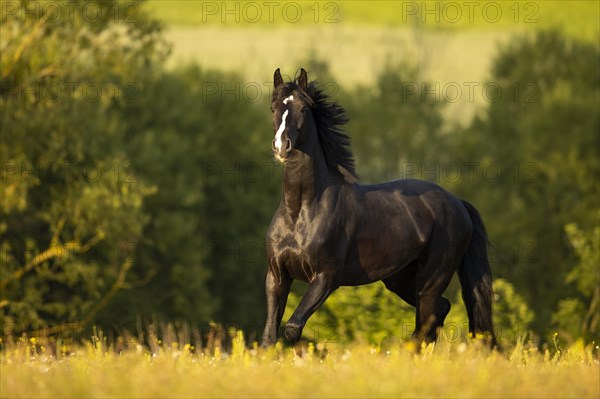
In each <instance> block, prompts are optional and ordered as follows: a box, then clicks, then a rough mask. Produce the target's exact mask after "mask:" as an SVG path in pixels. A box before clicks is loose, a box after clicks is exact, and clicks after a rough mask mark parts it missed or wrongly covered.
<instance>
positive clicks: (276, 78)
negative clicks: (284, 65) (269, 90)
mask: <svg viewBox="0 0 600 399" xmlns="http://www.w3.org/2000/svg"><path fill="white" fill-rule="evenodd" d="M282 84H283V79H282V78H281V72H279V68H277V69H276V70H275V74H274V75H273V87H274V88H277V87H279V85H282Z"/></svg>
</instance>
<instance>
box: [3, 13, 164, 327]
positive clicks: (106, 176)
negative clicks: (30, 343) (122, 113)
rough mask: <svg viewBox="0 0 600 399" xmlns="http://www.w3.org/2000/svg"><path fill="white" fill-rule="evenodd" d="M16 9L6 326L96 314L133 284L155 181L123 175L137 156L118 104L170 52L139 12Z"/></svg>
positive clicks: (8, 28) (7, 140)
mask: <svg viewBox="0 0 600 399" xmlns="http://www.w3.org/2000/svg"><path fill="white" fill-rule="evenodd" d="M116 4H117V3H116V2H112V1H102V2H98V3H97V7H98V8H99V9H101V10H104V11H107V10H108V9H110V8H111V7H115V6H116ZM38 5H39V4H38ZM10 6H12V7H17V9H16V12H15V13H11V14H7V15H3V19H2V24H1V26H0V29H1V30H2V43H1V51H2V58H1V61H0V71H1V73H2V85H1V91H0V105H1V107H2V136H1V140H0V157H1V159H2V185H1V194H2V205H1V208H0V212H1V223H0V241H1V248H2V252H1V256H2V259H1V261H2V268H1V271H0V278H1V282H0V308H1V313H0V318H1V322H2V323H3V326H4V328H5V331H6V330H11V329H13V328H15V329H16V330H20V329H27V328H39V327H43V326H47V325H48V324H52V325H57V324H61V323H65V322H77V321H82V320H83V321H88V322H89V321H90V320H91V319H92V318H93V317H94V315H95V314H96V312H97V311H98V310H99V309H100V307H101V306H103V304H104V303H105V302H106V301H108V300H109V299H110V298H111V297H112V296H113V295H114V292H115V291H116V290H118V289H119V288H120V287H121V286H123V285H125V284H126V283H125V278H126V275H127V272H128V270H129V269H130V268H131V266H132V264H133V263H135V248H136V246H137V243H138V242H139V240H140V239H141V234H142V230H143V226H144V225H145V224H146V223H147V221H148V219H147V217H146V215H145V214H144V212H143V210H142V203H143V201H144V199H145V198H146V197H147V196H148V195H149V194H150V193H151V192H152V191H153V188H152V187H151V186H150V185H148V184H146V183H145V182H142V181H139V180H136V179H134V180H128V179H125V178H123V175H121V174H120V173H119V170H120V169H119V168H124V167H126V165H128V162H129V161H128V158H127V156H126V154H125V153H124V151H123V148H122V143H123V141H122V139H123V135H122V133H123V130H124V124H123V121H122V120H120V119H119V118H117V117H116V114H115V110H117V109H119V108H120V107H122V106H123V104H124V102H126V101H127V100H128V98H127V95H126V93H125V92H124V91H123V90H124V88H125V87H126V84H127V83H128V82H131V81H133V79H135V78H136V76H138V75H139V74H142V73H144V71H145V70H146V69H147V68H148V67H149V66H150V65H151V64H153V63H155V62H157V61H158V60H159V59H160V58H162V51H161V50H160V46H161V43H162V42H161V41H160V40H159V38H158V37H157V34H158V27H157V26H156V25H155V24H153V23H151V22H149V20H147V19H146V17H145V16H144V15H143V14H142V13H140V15H139V16H138V22H137V23H135V24H131V25H129V26H125V25H124V24H121V23H118V22H115V21H113V19H111V18H109V17H108V15H109V13H107V12H105V13H104V15H105V16H106V17H104V18H96V19H94V20H93V21H90V20H89V19H86V18H83V17H82V15H84V14H83V13H82V7H83V6H84V5H83V4H80V3H77V4H67V3H56V4H55V6H56V7H58V8H54V9H53V10H52V11H54V12H58V13H59V14H60V15H63V16H65V17H64V18H51V17H50V16H49V15H47V14H45V12H46V11H47V10H45V9H44V8H42V7H36V4H30V3H29V2H26V1H23V2H21V3H15V2H13V3H12V4H10ZM71 6H72V7H71ZM67 8H69V10H68V9H67ZM3 10H4V8H3ZM67 15H68V16H69V17H66V16H67ZM65 42H68V43H70V45H69V46H65V45H64V44H65Z"/></svg>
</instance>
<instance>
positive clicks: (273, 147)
mask: <svg viewBox="0 0 600 399" xmlns="http://www.w3.org/2000/svg"><path fill="white" fill-rule="evenodd" d="M271 148H272V149H273V151H275V140H273V142H272V143H271Z"/></svg>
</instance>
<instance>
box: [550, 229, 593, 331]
mask: <svg viewBox="0 0 600 399" xmlns="http://www.w3.org/2000/svg"><path fill="white" fill-rule="evenodd" d="M565 232H566V233H567V236H568V238H569V242H570V243H571V245H572V246H573V249H574V250H575V253H576V254H577V257H578V258H579V263H578V264H576V265H575V266H574V267H573V268H572V269H571V271H570V272H569V274H567V278H566V282H567V283H569V284H572V285H574V286H575V287H576V288H577V295H576V296H575V297H570V298H566V299H562V300H560V301H559V302H558V306H557V309H556V312H555V313H554V315H553V317H552V321H553V323H554V325H555V326H556V327H557V328H558V330H559V332H560V335H561V336H563V337H565V338H567V339H568V340H569V341H571V342H573V341H575V340H576V339H577V338H583V339H585V340H587V341H592V340H594V341H596V342H598V341H599V340H600V270H599V265H600V227H595V228H594V229H593V230H591V231H589V232H584V231H581V230H580V229H579V228H578V227H577V225H575V224H573V223H571V224H568V225H566V226H565Z"/></svg>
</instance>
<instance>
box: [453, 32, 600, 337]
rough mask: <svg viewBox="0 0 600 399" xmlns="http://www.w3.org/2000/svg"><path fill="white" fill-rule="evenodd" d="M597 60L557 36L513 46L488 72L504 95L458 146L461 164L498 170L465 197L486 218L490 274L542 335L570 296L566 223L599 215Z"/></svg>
mask: <svg viewBox="0 0 600 399" xmlns="http://www.w3.org/2000/svg"><path fill="white" fill-rule="evenodd" d="M598 63H599V48H598V46H596V45H593V44H588V43H585V42H578V41H576V40H573V39H567V38H566V37H564V36H561V35H560V34H559V33H556V32H539V33H536V34H535V35H531V36H524V37H521V38H517V39H514V40H512V41H511V42H510V43H509V44H508V45H506V46H505V47H503V48H502V49H501V51H500V52H499V55H498V57H497V59H496V60H495V62H494V66H493V69H492V78H491V84H493V85H494V86H495V87H496V88H497V89H498V92H500V93H501V96H499V97H498V98H495V99H494V100H493V101H492V100H490V103H489V106H488V108H487V110H486V112H485V115H484V116H483V117H480V118H478V119H476V120H475V121H474V122H473V124H472V126H471V127H470V128H469V129H467V130H466V131H465V132H463V133H462V134H461V135H460V136H459V139H460V140H458V141H457V143H458V145H459V146H461V147H462V148H463V149H464V150H463V151H462V152H461V153H462V155H461V157H464V158H463V159H459V162H462V161H465V162H466V161H470V162H475V163H477V164H478V165H479V168H480V169H479V170H482V169H484V168H485V167H488V166H492V167H493V168H492V169H493V170H492V171H493V172H494V173H491V174H490V173H488V174H487V175H486V174H485V173H477V174H475V179H474V180H473V181H463V184H461V187H460V189H459V192H460V193H461V194H462V195H463V196H464V197H466V198H468V199H470V200H471V201H472V202H473V203H474V204H476V205H477V206H478V207H479V209H480V211H481V212H482V214H483V216H484V220H485V221H486V223H487V227H488V233H489V237H490V240H491V242H492V245H493V248H492V250H493V251H492V254H493V255H494V256H493V265H492V267H493V270H494V271H495V273H496V275H497V276H500V277H503V278H505V279H507V280H509V281H510V282H512V283H513V284H514V285H515V288H516V290H517V291H518V292H519V293H521V294H522V295H523V296H524V298H525V300H526V301H527V303H528V304H529V306H530V308H531V309H532V310H533V311H534V313H535V324H534V327H535V328H536V329H537V330H538V331H539V332H540V333H541V334H542V335H547V333H548V332H549V331H548V328H549V326H550V321H551V317H552V309H554V308H555V307H556V304H557V303H558V301H559V300H561V299H562V298H564V297H566V296H569V295H570V294H569V291H570V289H569V288H566V287H565V285H564V281H565V278H566V276H567V274H568V273H569V270H570V265H571V264H572V261H573V253H572V251H571V249H570V248H569V245H568V242H567V241H566V240H565V237H564V235H563V226H564V225H565V224H567V223H570V222H573V221H575V222H576V223H577V224H578V225H580V226H582V228H584V229H586V230H587V229H588V228H590V227H591V226H592V225H593V224H596V223H597V219H594V218H589V215H594V214H597V212H598V209H599V207H598V206H599V202H598V201H599V199H598V196H597V189H598V181H597V176H598V174H599V172H600V168H599V164H598V159H599V155H600V154H599V153H598V152H599V148H600V136H598V131H600V115H599V114H598V112H597V110H598V103H599V100H600V78H599V76H598V68H599V65H598Z"/></svg>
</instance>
